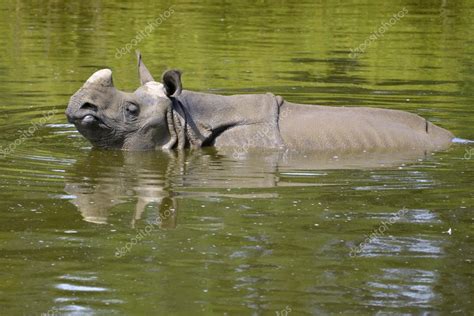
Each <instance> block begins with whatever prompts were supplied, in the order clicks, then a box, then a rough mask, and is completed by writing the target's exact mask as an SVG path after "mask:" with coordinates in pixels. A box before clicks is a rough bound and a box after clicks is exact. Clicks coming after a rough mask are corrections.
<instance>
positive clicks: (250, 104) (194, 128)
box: [173, 91, 283, 148]
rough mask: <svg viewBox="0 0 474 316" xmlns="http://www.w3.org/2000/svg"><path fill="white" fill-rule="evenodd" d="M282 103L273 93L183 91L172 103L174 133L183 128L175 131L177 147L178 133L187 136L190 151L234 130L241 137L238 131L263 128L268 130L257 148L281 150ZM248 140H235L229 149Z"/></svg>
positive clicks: (246, 137)
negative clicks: (217, 93) (240, 93)
mask: <svg viewBox="0 0 474 316" xmlns="http://www.w3.org/2000/svg"><path fill="white" fill-rule="evenodd" d="M281 102H282V100H281V98H280V97H276V96H274V95H273V94H270V93H267V94H259V95H233V96H222V95H214V94H206V93H199V92H191V91H183V93H182V94H181V95H180V96H179V97H178V98H176V99H175V100H174V102H173V120H174V121H173V125H174V126H175V129H176V126H178V125H179V124H181V126H183V127H184V128H179V127H178V128H177V130H176V132H177V133H176V134H177V139H178V147H179V146H180V144H179V132H181V133H182V134H183V133H184V137H185V138H186V141H187V142H189V144H190V146H191V147H201V146H202V145H205V144H211V143H212V142H213V141H214V140H215V138H216V137H219V136H220V135H223V132H227V131H230V130H233V131H236V132H237V133H238V130H239V127H244V126H252V130H255V131H257V132H258V130H259V129H263V128H264V129H265V130H266V132H265V135H263V136H261V137H258V142H259V144H256V145H259V146H262V147H271V148H275V147H282V146H283V141H282V138H281V136H280V131H279V126H278V113H279V106H280V104H281ZM176 116H177V118H176ZM178 130H179V132H178ZM226 134H228V133H226ZM232 134H233V133H232ZM248 137H249V135H242V137H233V138H232V141H231V143H230V144H229V145H231V146H235V145H242V144H245V143H247V142H248ZM182 138H183V136H182ZM182 146H184V145H181V147H182Z"/></svg>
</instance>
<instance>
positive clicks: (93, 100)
mask: <svg viewBox="0 0 474 316" xmlns="http://www.w3.org/2000/svg"><path fill="white" fill-rule="evenodd" d="M137 57H138V72H139V77H140V82H141V86H140V87H139V88H138V89H137V90H135V92H133V93H126V92H123V91H120V90H117V89H116V88H115V87H114V84H113V80H112V71H111V70H110V69H102V70H99V71H97V72H95V73H94V74H93V75H92V76H91V77H90V78H89V79H88V80H87V81H86V82H85V84H84V85H83V86H82V87H81V88H80V89H79V90H78V91H77V92H76V93H75V94H74V95H73V96H72V97H71V99H70V102H69V105H68V107H67V110H66V115H67V118H68V120H69V122H71V123H74V125H75V126H76V127H77V129H78V130H79V132H80V133H81V134H82V135H84V136H85V137H86V138H87V139H88V140H89V141H90V142H91V143H92V145H93V146H95V147H100V148H120V149H123V150H152V149H172V148H179V149H181V148H185V147H193V148H197V147H202V146H216V147H223V146H231V147H239V146H240V147H243V146H245V147H256V148H276V149H287V150H293V151H319V152H320V151H346V150H348V151H352V152H354V151H365V150H380V149H383V150H385V149H386V150H393V151H399V150H404V149H407V150H408V149H417V150H425V151H435V150H442V149H445V148H447V147H448V146H449V145H450V144H451V142H452V140H453V138H454V137H453V134H451V133H450V132H449V131H447V130H445V129H443V128H441V127H438V126H436V125H434V124H432V123H430V122H428V121H427V120H426V119H424V118H422V117H420V116H418V115H416V114H413V113H408V112H404V111H398V110H388V109H379V108H368V107H330V106H318V105H304V104H295V103H291V102H288V101H286V100H284V99H283V98H282V97H280V96H275V95H273V94H271V93H266V94H249V95H247V94H245V95H232V96H222V95H215V94H208V93H200V92H193V91H187V90H183V89H182V83H181V73H180V72H179V71H177V70H169V71H166V72H165V73H164V74H163V76H162V80H161V81H162V82H161V83H160V82H157V81H155V80H154V79H153V76H152V75H151V74H150V72H149V71H148V69H147V68H146V66H145V65H144V64H143V61H142V58H141V55H140V54H139V53H138V54H137Z"/></svg>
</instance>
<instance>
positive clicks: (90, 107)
mask: <svg viewBox="0 0 474 316" xmlns="http://www.w3.org/2000/svg"><path fill="white" fill-rule="evenodd" d="M80 109H81V110H91V111H94V112H97V106H96V105H94V104H92V103H89V102H86V103H84V104H82V105H81V107H80Z"/></svg>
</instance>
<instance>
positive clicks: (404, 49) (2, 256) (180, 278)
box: [0, 0, 474, 316]
mask: <svg viewBox="0 0 474 316" xmlns="http://www.w3.org/2000/svg"><path fill="white" fill-rule="evenodd" d="M171 6H172V7H171ZM170 7H171V8H170ZM404 9H405V11H406V12H407V13H406V14H405V15H404V16H403V17H402V18H400V19H399V20H398V21H395V23H394V25H390V27H389V28H388V29H387V30H386V31H385V32H384V34H383V36H378V37H377V38H376V39H375V40H373V41H371V42H370V43H369V42H367V43H368V44H370V45H368V44H367V45H368V47H366V48H365V51H364V52H363V53H360V54H358V56H356V58H354V56H353V55H352V56H351V49H353V50H354V49H356V48H357V47H359V46H360V45H361V44H362V43H364V41H366V39H370V36H371V34H372V32H374V31H376V30H377V29H378V28H379V27H380V26H381V25H383V23H384V22H385V23H389V21H390V18H391V17H392V16H393V14H397V13H399V12H400V11H402V10H404ZM473 9H474V3H473V2H472V1H467V0H465V1H463V0H460V1H448V0H444V1H419V2H418V1H360V2H358V1H357V2H356V1H322V2H316V1H307V0H304V1H261V0H257V1H222V2H221V1H177V2H163V3H156V2H155V1H142V2H140V3H139V2H135V1H77V2H72V1H61V0H56V1H53V0H51V1H27V0H24V1H22V0H17V1H13V0H5V1H2V2H1V3H0V31H1V32H0V56H1V57H0V109H1V111H0V146H1V150H2V152H1V155H0V315H41V314H45V313H49V315H290V316H291V315H311V314H312V315H333V314H343V315H428V314H430V315H447V314H454V315H469V314H470V313H472V311H473V310H474V303H473V296H474V285H473V260H474V256H473V254H474V242H473V226H472V221H473V218H474V216H473V213H472V212H473V200H474V199H473V197H474V195H473V180H474V168H473V167H474V164H473V162H474V147H473V146H471V147H469V146H453V147H452V148H451V149H449V150H447V151H445V152H441V153H436V154H433V155H432V154H427V155H422V156H421V157H418V156H416V157H414V156H410V155H405V154H404V153H397V155H396V156H395V155H390V154H388V155H387V154H385V155H382V154H368V153H366V154H362V155H360V156H358V157H346V156H344V155H340V156H337V157H334V156H332V155H330V156H324V155H321V156H317V157H316V156H311V157H309V156H307V157H303V156H297V157H294V156H293V157H290V159H286V157H281V156H280V155H279V154H276V153H271V152H263V153H262V152H260V153H259V152H254V153H248V155H245V156H244V157H241V159H234V158H233V157H232V155H229V154H228V153H227V152H224V151H217V150H215V149H203V150H199V151H186V152H179V153H178V152H175V153H174V154H170V153H162V152H152V153H122V152H114V151H96V150H92V149H91V148H90V146H89V144H88V143H87V141H86V140H84V139H83V138H82V137H81V136H80V135H79V134H78V133H77V131H76V130H75V128H74V127H73V126H72V125H70V124H67V121H66V119H65V116H64V114H63V113H64V110H65V108H66V105H67V102H68V99H69V97H70V96H71V95H72V94H73V93H74V92H75V91H76V90H77V89H78V88H79V87H80V86H81V85H82V83H83V82H84V81H85V80H86V79H87V78H88V77H89V76H90V75H91V74H92V73H93V72H94V71H96V70H98V69H100V68H104V67H110V68H112V69H113V71H114V81H115V84H116V86H117V87H118V88H120V89H122V90H129V91H130V90H133V89H135V88H136V87H137V86H138V79H137V75H136V69H135V66H136V62H135V59H134V54H133V53H132V52H133V50H134V49H136V48H139V49H140V50H141V51H142V53H143V56H144V59H145V62H146V63H147V65H148V67H149V68H150V69H151V70H152V72H153V73H155V75H156V76H157V77H159V75H160V74H161V72H162V71H163V70H165V69H166V68H168V67H177V68H180V69H181V70H183V73H184V74H183V82H184V86H185V88H186V89H190V90H196V91H206V92H213V93H220V94H234V93H249V92H250V93H263V92H267V91H270V92H273V93H275V94H279V95H282V96H283V97H285V98H286V99H287V100H290V101H292V102H300V103H309V104H322V105H334V106H355V105H364V106H371V107H372V106H373V107H375V106H377V107H384V108H393V109H402V110H406V111H411V112H414V113H417V114H420V115H422V116H423V117H425V118H427V119H429V120H431V121H432V122H435V123H436V124H438V125H440V126H442V127H444V128H447V129H449V130H451V131H452V132H453V133H454V134H455V135H456V136H458V137H462V138H468V139H474V131H473V128H472V127H473V123H474V121H473V115H474V108H473V100H474V80H473V78H474V68H473V58H472V56H474V36H473V34H474V23H473V21H474V10H473ZM166 12H167V13H166ZM165 13H166V15H167V16H165ZM160 14H161V15H162V16H161V17H160ZM158 18H159V19H158ZM153 21H155V23H156V24H157V25H158V24H159V25H158V26H157V27H155V28H154V30H153V31H151V32H150V33H149V34H145V33H143V32H145V28H146V26H147V25H149V24H148V23H149V22H150V23H151V22H153ZM158 22H159V23H158ZM149 29H150V28H148V30H149ZM140 31H142V33H141V34H142V35H141V38H139V39H136V36H137V34H138V33H139V32H140ZM143 34H144V35H143ZM133 39H135V40H134V41H133V42H132V40H133ZM127 44H128V47H129V48H131V52H130V53H125V54H123V56H121V55H122V54H119V53H118V52H120V49H121V48H122V47H123V48H125V47H127V46H126V45H127ZM131 46H133V47H131ZM117 49H118V50H117ZM315 131H317V126H316V127H315ZM397 214H398V215H399V216H398V215H397ZM382 227H383V229H382ZM375 229H377V230H379V231H380V230H383V231H384V232H383V233H382V234H378V235H377V236H374V235H372V237H370V235H371V234H372V233H373V231H374V230H375ZM448 230H449V232H450V234H449V233H448ZM367 236H369V238H368V237H367ZM366 240H367V242H366ZM359 245H360V246H359ZM356 247H358V248H357V249H359V251H358V253H357V254H356V255H355V256H353V254H354V253H353V252H352V253H351V251H353V249H356ZM127 248H128V249H127Z"/></svg>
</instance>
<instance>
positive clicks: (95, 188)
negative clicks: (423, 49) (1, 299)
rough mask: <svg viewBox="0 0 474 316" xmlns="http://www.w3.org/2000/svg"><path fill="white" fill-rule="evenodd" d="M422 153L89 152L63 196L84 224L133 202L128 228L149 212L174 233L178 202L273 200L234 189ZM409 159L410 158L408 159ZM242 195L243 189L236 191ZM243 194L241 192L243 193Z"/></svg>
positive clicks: (281, 183) (273, 195) (417, 156)
mask: <svg viewBox="0 0 474 316" xmlns="http://www.w3.org/2000/svg"><path fill="white" fill-rule="evenodd" d="M425 155H426V153H424V152H412V153H410V155H408V153H407V152H403V154H400V155H399V156H396V155H395V154H394V153H363V154H360V153H359V154H357V155H356V156H355V155H353V154H349V153H346V154H342V155H340V156H335V155H334V154H330V153H325V154H319V155H315V154H312V155H311V156H307V155H303V154H297V153H290V154H288V153H287V152H282V151H267V152H247V153H246V156H245V157H240V158H238V159H236V158H235V155H233V152H232V150H229V151H227V152H226V151H225V149H219V150H217V149H213V148H209V149H205V150H199V151H196V150H194V151H177V152H162V151H159V152H123V151H100V150H92V151H91V152H90V154H89V155H88V156H87V157H84V158H82V159H80V160H78V161H77V162H76V163H75V165H74V166H73V168H72V170H70V172H69V178H68V179H69V181H68V183H67V184H66V186H65V191H66V192H67V193H68V194H70V195H72V199H71V200H70V201H71V203H72V204H74V205H75V206H76V207H77V208H78V209H79V211H80V212H81V214H82V216H83V218H84V220H85V221H88V222H92V223H97V224H105V223H107V220H108V217H109V213H110V212H111V210H112V209H113V208H114V207H116V206H118V205H121V204H126V203H130V201H131V200H135V201H136V202H135V209H134V211H133V215H131V216H130V222H131V225H132V227H133V226H135V223H136V222H137V221H138V220H140V219H141V218H142V217H143V214H144V213H146V211H147V210H148V209H150V210H151V211H153V212H155V214H154V216H155V218H158V217H159V218H160V219H161V221H160V224H159V225H160V227H162V228H174V227H176V224H177V213H178V211H179V203H178V200H179V199H180V198H182V197H186V198H190V197H194V198H206V199H209V198H211V197H214V198H215V197H227V198H240V199H241V198H252V199H255V198H263V199H274V198H276V197H278V193H276V192H273V193H272V192H270V193H268V192H265V193H254V192H252V193H250V194H249V193H243V194H242V193H239V194H236V193H232V191H234V190H232V189H235V188H238V189H246V188H247V189H252V188H272V187H276V186H299V185H310V184H307V183H297V182H293V181H291V182H290V181H288V180H286V181H285V179H287V178H285V177H284V176H283V177H282V175H284V174H285V171H289V172H294V171H295V170H297V169H303V170H327V169H353V168H357V169H360V168H380V167H381V166H392V165H399V164H401V163H406V162H409V161H416V160H417V159H420V158H423V157H424V156H425ZM407 157H408V158H407ZM240 191H241V190H240ZM244 191H245V190H244Z"/></svg>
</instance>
